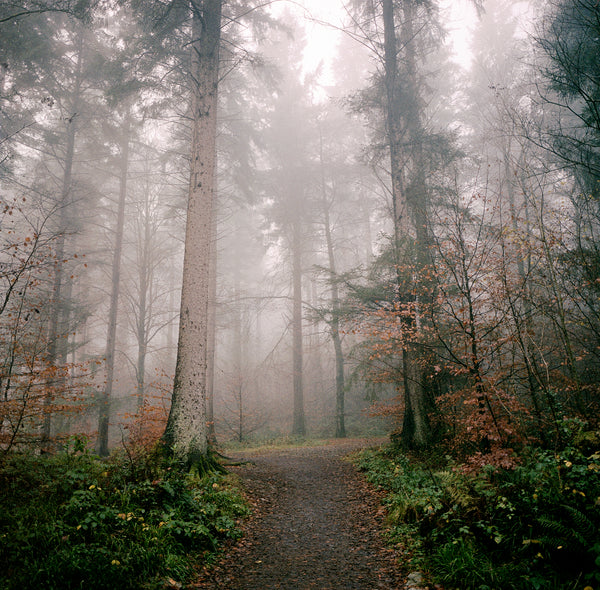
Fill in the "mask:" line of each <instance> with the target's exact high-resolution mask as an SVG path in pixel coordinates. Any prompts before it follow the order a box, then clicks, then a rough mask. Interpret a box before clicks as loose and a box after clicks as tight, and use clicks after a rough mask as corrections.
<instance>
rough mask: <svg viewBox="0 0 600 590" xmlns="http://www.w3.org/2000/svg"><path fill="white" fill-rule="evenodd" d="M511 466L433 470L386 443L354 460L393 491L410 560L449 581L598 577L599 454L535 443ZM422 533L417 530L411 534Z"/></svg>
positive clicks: (550, 584) (391, 510) (398, 534)
mask: <svg viewBox="0 0 600 590" xmlns="http://www.w3.org/2000/svg"><path fill="white" fill-rule="evenodd" d="M520 459H521V464H520V465H517V466H515V467H514V468H513V469H501V468H497V467H496V468H494V467H490V466H488V467H486V468H484V469H483V470H481V471H480V472H479V473H473V472H471V471H464V470H462V469H460V468H459V467H458V466H456V465H453V464H452V463H451V462H450V461H448V464H447V465H446V466H445V468H444V469H437V470H435V471H434V470H432V469H429V468H427V467H426V466H425V465H424V464H423V463H419V462H411V461H409V460H408V459H407V458H406V457H404V456H402V455H397V454H395V453H394V452H393V451H391V450H389V449H383V450H380V451H368V452H364V453H363V454H362V455H361V456H360V458H359V459H358V466H359V467H360V468H361V469H363V470H364V471H366V473H367V478H368V479H369V480H370V481H371V482H372V483H374V484H375V485H377V486H379V487H381V488H383V489H385V490H386V491H387V495H386V499H385V503H386V505H387V507H388V524H389V533H388V534H389V536H390V539H391V540H392V541H393V542H396V543H399V544H400V545H402V546H403V547H405V548H406V551H405V558H408V559H409V560H410V563H409V564H408V566H407V567H408V568H410V569H422V570H424V571H426V572H428V573H429V575H430V577H431V579H432V580H433V581H435V582H439V583H442V584H444V587H445V588H461V590H469V589H478V590H484V589H486V588H503V589H505V588H506V589H509V588H515V589H523V590H525V589H531V588H534V589H558V588H567V587H572V588H578V587H579V586H578V585H577V584H575V585H574V582H575V581H576V580H580V581H581V584H580V586H581V588H583V587H584V586H585V585H586V584H588V585H591V586H595V585H596V584H597V583H598V582H600V541H599V539H600V454H597V453H595V454H592V455H589V456H585V455H584V454H583V453H582V452H581V451H580V450H579V449H577V448H576V447H574V446H570V447H567V448H566V449H564V450H563V451H561V452H551V451H547V450H542V449H532V450H530V451H528V452H526V453H524V454H523V455H522V457H521V458H520ZM415 537H417V538H415Z"/></svg>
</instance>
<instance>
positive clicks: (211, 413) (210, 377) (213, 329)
mask: <svg viewBox="0 0 600 590" xmlns="http://www.w3.org/2000/svg"><path fill="white" fill-rule="evenodd" d="M210 241H211V253H210V266H209V269H208V271H209V273H210V299H209V302H208V352H207V358H206V420H207V423H208V440H209V442H210V443H216V442H217V433H216V430H215V356H216V347H217V256H218V251H217V216H216V215H213V216H212V224H211V228H210Z"/></svg>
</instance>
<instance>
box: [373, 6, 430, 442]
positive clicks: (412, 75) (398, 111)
mask: <svg viewBox="0 0 600 590" xmlns="http://www.w3.org/2000/svg"><path fill="white" fill-rule="evenodd" d="M403 12H404V22H403V24H402V38H403V39H402V45H403V49H404V54H405V55H404V57H405V62H406V63H405V65H406V73H407V75H406V78H405V79H404V84H405V87H406V88H405V92H404V93H403V95H404V96H403V102H402V103H401V102H400V95H401V93H400V91H399V90H400V89H399V79H398V78H399V76H398V58H397V55H398V42H397V38H396V24H395V19H394V5H393V0H383V25H384V62H385V86H386V100H387V113H386V115H387V133H388V141H389V148H390V165H391V176H392V178H391V180H392V210H393V216H394V239H395V244H394V248H395V251H396V264H397V268H398V294H397V295H398V297H399V298H400V299H401V300H403V301H405V302H411V303H412V304H413V305H414V313H415V319H414V320H412V321H417V320H418V314H419V309H418V305H419V301H418V300H417V299H416V295H417V294H418V293H419V288H420V284H419V283H420V281H421V280H422V278H421V274H423V273H422V271H423V270H424V268H425V266H426V264H427V236H426V234H427V228H426V207H427V204H426V197H427V195H426V186H425V178H424V168H423V154H422V145H421V142H422V128H421V122H420V121H421V116H420V113H419V109H418V89H417V81H416V58H415V51H414V37H415V36H414V31H413V30H412V27H413V23H412V19H413V14H412V0H405V1H404V3H403ZM406 90H407V91H406ZM402 119H404V122H405V125H404V128H405V133H406V134H407V135H408V140H409V142H410V150H411V152H410V160H411V163H412V170H410V178H408V179H407V180H405V178H404V176H405V174H407V173H406V172H405V168H407V166H406V163H405V162H403V160H402V156H403V152H402V146H403V144H405V143H406V137H403V136H402V125H401V121H402ZM409 213H410V216H409ZM413 232H414V235H415V247H416V252H415V254H416V260H415V261H414V262H415V266H416V277H415V281H416V282H415V285H413V291H414V292H413V293H401V292H400V291H401V289H402V288H403V285H406V284H407V282H406V281H404V280H402V278H401V276H400V272H401V268H402V266H401V256H400V244H401V240H403V239H405V238H406V237H408V236H409V235H410V234H411V233H413ZM404 288H406V287H404ZM407 331H408V330H406V331H405V333H406V332H407ZM423 354H424V350H423V347H422V346H421V345H420V344H419V343H418V342H414V341H411V340H410V339H409V338H408V337H407V338H405V341H404V346H403V350H402V367H403V373H404V406H405V407H404V420H403V426H402V432H401V440H402V444H403V445H404V446H406V447H408V448H413V447H425V446H427V444H429V442H430V441H431V437H432V431H431V424H430V420H429V413H430V412H431V410H432V406H433V398H432V395H431V392H429V391H428V389H427V387H426V384H425V379H424V374H423V373H424V370H423V367H422V364H423Z"/></svg>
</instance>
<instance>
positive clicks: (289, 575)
mask: <svg viewBox="0 0 600 590" xmlns="http://www.w3.org/2000/svg"><path fill="white" fill-rule="evenodd" d="M379 442H381V441H378V440H373V439H370V440H369V439H353V440H343V441H335V442H332V443H331V444H328V445H324V446H318V447H300V448H290V449H284V450H280V449H278V450H269V451H265V450H262V451H261V450H257V451H252V452H245V453H243V454H234V456H235V458H239V459H240V460H241V459H245V460H249V461H252V463H251V464H247V465H242V466H239V467H235V468H233V470H235V472H236V473H238V474H239V476H240V478H241V480H242V482H243V485H244V488H245V490H246V492H247V495H248V497H249V499H250V501H251V503H252V504H253V512H254V515H253V516H252V517H251V518H250V519H249V521H248V522H247V523H246V525H245V527H244V537H243V538H242V539H241V541H240V542H238V543H236V544H235V545H233V546H232V547H231V548H230V549H229V550H228V551H226V553H225V555H224V556H223V558H222V559H221V560H220V562H219V563H218V564H217V565H216V566H215V567H213V568H212V569H210V570H208V571H207V572H205V574H204V576H203V578H202V580H200V581H199V582H198V583H197V585H196V586H195V587H197V588H208V589H215V590H216V589H217V588H218V589H219V590H271V589H282V590H309V589H317V590H372V589H373V590H374V589H384V590H392V589H394V590H398V589H400V588H403V584H402V580H401V575H400V572H399V568H398V566H397V563H396V559H395V554H394V552H393V550H391V549H389V548H386V547H385V544H384V542H383V540H382V537H381V521H382V518H383V510H382V509H381V508H380V504H379V498H378V497H377V494H376V493H375V492H374V491H373V489H372V488H371V487H370V486H368V485H367V484H366V483H365V482H364V480H363V479H362V478H361V477H360V475H359V474H358V473H357V471H356V469H355V468H354V466H353V465H352V464H351V463H350V462H349V461H346V460H345V459H344V458H345V456H346V455H348V454H349V453H350V452H352V451H354V450H357V449H360V448H364V447H367V446H373V445H374V444H378V443H379Z"/></svg>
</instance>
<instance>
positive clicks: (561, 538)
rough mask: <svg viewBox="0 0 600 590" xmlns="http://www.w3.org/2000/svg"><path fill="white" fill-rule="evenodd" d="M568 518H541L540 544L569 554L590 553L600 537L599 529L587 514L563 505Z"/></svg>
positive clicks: (539, 521) (539, 519) (539, 520)
mask: <svg viewBox="0 0 600 590" xmlns="http://www.w3.org/2000/svg"><path fill="white" fill-rule="evenodd" d="M561 508H562V509H563V510H564V511H565V513H566V516H567V518H566V519H565V520H560V521H559V520H556V519H552V518H550V517H547V516H541V517H540V518H538V520H537V522H538V524H539V525H540V527H541V529H542V531H543V533H544V534H543V535H542V536H541V537H540V539H539V541H540V543H541V544H542V545H543V546H545V547H547V548H548V549H557V548H559V547H560V548H563V549H564V550H566V551H569V552H581V551H589V550H590V549H591V548H592V545H593V544H594V542H595V541H596V539H597V537H598V529H597V527H596V526H595V524H594V523H593V522H592V521H591V520H590V519H589V518H588V517H587V515H586V514H584V513H583V512H581V510H578V509H577V508H574V507H573V506H567V505H562V506H561Z"/></svg>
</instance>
